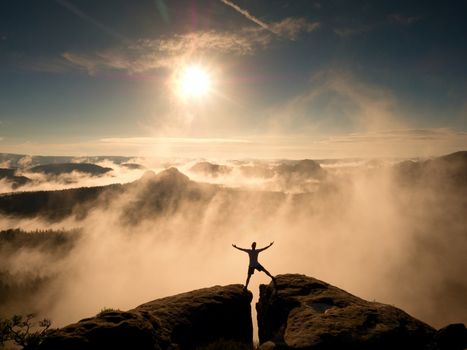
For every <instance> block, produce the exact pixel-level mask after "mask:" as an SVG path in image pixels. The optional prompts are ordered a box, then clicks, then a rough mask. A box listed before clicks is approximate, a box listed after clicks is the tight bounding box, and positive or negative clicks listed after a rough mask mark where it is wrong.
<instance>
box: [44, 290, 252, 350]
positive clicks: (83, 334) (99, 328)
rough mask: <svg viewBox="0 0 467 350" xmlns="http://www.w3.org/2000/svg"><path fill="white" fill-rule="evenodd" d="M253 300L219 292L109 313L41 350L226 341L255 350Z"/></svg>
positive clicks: (62, 333) (55, 336) (51, 339)
mask: <svg viewBox="0 0 467 350" xmlns="http://www.w3.org/2000/svg"><path fill="white" fill-rule="evenodd" d="M251 299H252V295H251V293H249V292H246V293H245V292H243V290H242V286H241V285H229V286H224V287H222V286H215V287H212V288H205V289H199V290H195V291H192V292H188V293H182V294H178V295H174V296H171V297H167V298H162V299H157V300H154V301H151V302H149V303H146V304H143V305H140V306H138V307H137V308H135V309H133V310H129V311H126V312H125V311H106V312H105V311H104V312H101V313H100V314H98V315H97V316H95V317H92V318H87V319H84V320H81V321H79V322H78V323H75V324H72V325H69V326H67V327H64V328H62V329H59V330H57V331H54V332H53V333H52V334H51V335H50V336H48V337H47V338H46V339H45V341H44V342H43V343H42V345H41V346H40V349H42V350H59V349H60V350H64V349H66V350H77V349H140V350H145V349H148V350H149V349H174V350H175V349H181V350H182V349H196V348H200V347H203V346H206V345H209V344H212V343H219V341H225V342H227V343H230V344H231V343H234V344H238V345H239V348H240V347H241V346H251V345H252V341H253V327H252V322H251V307H250V302H251Z"/></svg>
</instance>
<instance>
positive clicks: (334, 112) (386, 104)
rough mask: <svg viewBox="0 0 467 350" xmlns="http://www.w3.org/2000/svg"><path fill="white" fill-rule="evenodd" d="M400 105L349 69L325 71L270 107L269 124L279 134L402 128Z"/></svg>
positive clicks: (392, 95)
mask: <svg viewBox="0 0 467 350" xmlns="http://www.w3.org/2000/svg"><path fill="white" fill-rule="evenodd" d="M399 107H400V106H399V102H398V100H397V98H396V97H395V96H394V94H393V93H392V92H391V91H390V90H388V89H385V88H383V87H381V86H378V85H374V84H371V83H369V82H367V81H364V80H362V79H360V78H359V77H357V76H355V75H354V74H352V73H351V72H349V71H345V70H344V71H342V70H324V71H321V72H319V73H317V74H315V75H314V76H313V77H312V79H311V81H310V86H309V88H308V89H307V90H305V91H304V92H303V93H301V94H299V95H297V96H295V97H293V98H291V99H290V100H288V101H286V102H285V103H282V104H281V105H276V106H272V108H271V112H270V127H271V129H272V130H274V132H280V133H283V132H290V131H291V130H293V131H297V130H301V131H303V132H312V133H336V132H340V131H343V130H346V131H347V130H361V131H377V130H387V129H395V128H405V127H407V125H406V124H405V122H404V118H403V115H401V113H400V111H399Z"/></svg>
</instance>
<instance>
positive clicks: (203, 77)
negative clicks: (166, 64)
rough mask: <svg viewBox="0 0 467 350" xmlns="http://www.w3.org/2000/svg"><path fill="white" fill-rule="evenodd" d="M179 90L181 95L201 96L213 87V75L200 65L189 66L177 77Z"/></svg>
mask: <svg viewBox="0 0 467 350" xmlns="http://www.w3.org/2000/svg"><path fill="white" fill-rule="evenodd" d="M176 83H177V92H178V93H179V94H180V96H181V97H201V96H204V95H206V94H207V93H208V92H209V90H210V88H211V77H210V76H209V74H208V72H207V71H206V70H205V69H203V68H202V67H200V66H195V65H192V66H187V67H185V68H184V69H182V70H181V71H180V73H179V74H178V77H177V81H176Z"/></svg>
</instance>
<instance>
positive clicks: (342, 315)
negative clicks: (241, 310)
mask: <svg viewBox="0 0 467 350" xmlns="http://www.w3.org/2000/svg"><path fill="white" fill-rule="evenodd" d="M256 309H257V311H258V328H259V340H260V343H266V342H268V343H267V344H268V348H269V349H270V348H271V343H270V342H273V343H274V344H275V347H274V349H346V350H349V349H412V350H413V349H431V348H433V339H434V336H435V334H436V331H435V329H433V328H432V327H430V326H428V325H427V324H425V323H423V322H421V321H419V320H417V319H415V318H413V317H411V316H410V315H408V314H407V313H405V312H404V311H402V310H400V309H398V308H396V307H394V306H390V305H386V304H381V303H377V302H368V301H366V300H363V299H360V298H358V297H356V296H354V295H352V294H350V293H347V292H345V291H343V290H341V289H339V288H336V287H334V286H332V285H329V284H327V283H325V282H322V281H320V280H317V279H315V278H311V277H307V276H304V275H296V274H287V275H279V276H277V290H275V289H274V288H273V286H272V284H271V285H269V286H265V285H261V286H260V299H259V302H258V303H257V304H256Z"/></svg>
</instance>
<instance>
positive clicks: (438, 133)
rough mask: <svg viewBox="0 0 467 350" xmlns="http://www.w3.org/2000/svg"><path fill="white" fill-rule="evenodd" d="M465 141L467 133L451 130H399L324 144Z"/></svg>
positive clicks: (334, 138)
mask: <svg viewBox="0 0 467 350" xmlns="http://www.w3.org/2000/svg"><path fill="white" fill-rule="evenodd" d="M454 139H459V140H461V139H464V140H465V141H466V142H467V132H464V131H458V130H453V129H449V128H432V129H398V130H383V131H377V132H367V133H351V134H347V135H336V136H330V137H326V138H323V139H322V140H321V141H320V142H323V143H373V142H388V141H392V142H398V141H400V142H408V141H413V142H417V141H422V142H424V141H433V142H438V141H449V140H454Z"/></svg>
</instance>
